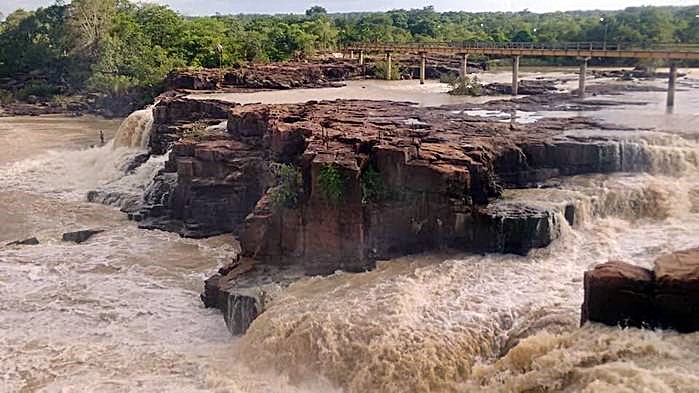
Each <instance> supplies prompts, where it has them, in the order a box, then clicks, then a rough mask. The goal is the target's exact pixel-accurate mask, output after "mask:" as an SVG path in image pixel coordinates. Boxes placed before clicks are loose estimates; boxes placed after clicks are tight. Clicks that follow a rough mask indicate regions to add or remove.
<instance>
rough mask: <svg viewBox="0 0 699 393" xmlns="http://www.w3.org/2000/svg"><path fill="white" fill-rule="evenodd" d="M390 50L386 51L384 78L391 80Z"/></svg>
mask: <svg viewBox="0 0 699 393" xmlns="http://www.w3.org/2000/svg"><path fill="white" fill-rule="evenodd" d="M391 66H392V65H391V52H386V80H389V81H390V80H391V75H392V73H391Z"/></svg>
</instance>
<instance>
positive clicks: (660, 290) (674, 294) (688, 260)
mask: <svg viewBox="0 0 699 393" xmlns="http://www.w3.org/2000/svg"><path fill="white" fill-rule="evenodd" d="M655 305H656V308H657V312H658V323H659V325H660V326H662V327H666V328H673V329H676V330H678V331H680V332H694V331H697V330H699V248H695V249H691V250H686V251H679V252H675V253H672V254H668V255H664V256H662V257H660V258H658V259H657V260H656V261H655Z"/></svg>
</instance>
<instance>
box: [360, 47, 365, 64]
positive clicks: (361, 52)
mask: <svg viewBox="0 0 699 393" xmlns="http://www.w3.org/2000/svg"><path fill="white" fill-rule="evenodd" d="M359 65H364V51H363V50H360V51H359Z"/></svg>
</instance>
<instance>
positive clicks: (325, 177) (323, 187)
mask: <svg viewBox="0 0 699 393" xmlns="http://www.w3.org/2000/svg"><path fill="white" fill-rule="evenodd" d="M344 185H345V179H344V177H343V176H342V173H340V171H339V170H337V168H336V167H335V166H334V165H332V164H325V165H323V166H322V167H321V168H320V174H319V176H318V186H319V187H320V191H321V192H322V193H323V196H325V198H326V199H327V200H328V201H330V202H331V203H333V204H337V203H339V202H340V201H341V200H342V196H343V191H344Z"/></svg>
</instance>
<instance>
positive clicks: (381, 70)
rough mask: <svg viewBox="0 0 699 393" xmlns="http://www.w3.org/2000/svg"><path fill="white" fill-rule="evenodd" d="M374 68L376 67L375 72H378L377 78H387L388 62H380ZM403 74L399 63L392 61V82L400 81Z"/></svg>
mask: <svg viewBox="0 0 699 393" xmlns="http://www.w3.org/2000/svg"><path fill="white" fill-rule="evenodd" d="M374 67H375V72H376V77H377V78H385V77H386V69H387V68H388V62H386V61H379V62H377V63H376V64H375V65H374ZM401 73H402V72H401V69H400V65H398V63H397V62H395V61H392V62H391V80H398V79H400V76H401Z"/></svg>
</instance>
